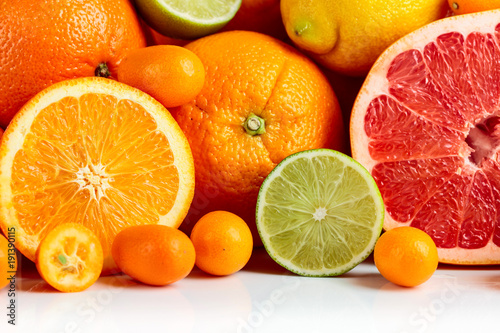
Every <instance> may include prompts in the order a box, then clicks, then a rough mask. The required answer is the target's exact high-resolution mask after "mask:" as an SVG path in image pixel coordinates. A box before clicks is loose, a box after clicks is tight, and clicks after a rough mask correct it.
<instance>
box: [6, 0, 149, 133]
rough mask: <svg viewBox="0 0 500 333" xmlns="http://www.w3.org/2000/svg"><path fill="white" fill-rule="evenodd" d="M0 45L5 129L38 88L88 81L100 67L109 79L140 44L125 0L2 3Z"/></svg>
mask: <svg viewBox="0 0 500 333" xmlns="http://www.w3.org/2000/svg"><path fill="white" fill-rule="evenodd" d="M0 45H2V47H1V48H0V126H2V127H5V126H7V125H8V124H9V122H10V120H11V119H12V117H13V116H14V114H15V113H16V112H17V111H18V110H19V109H20V108H21V106H22V105H23V104H24V103H25V102H27V101H28V100H29V99H30V98H31V97H33V96H34V95H35V94H36V93H38V92H39V91H41V90H42V89H43V88H45V87H47V86H49V85H50V84H52V83H55V82H58V81H62V80H64V79H69V78H76V77H84V76H94V75H95V72H96V69H99V68H100V64H106V65H107V67H108V69H109V72H110V73H111V76H113V73H114V70H115V69H116V67H117V65H118V64H119V63H120V61H121V60H122V58H123V56H124V54H125V53H126V52H127V51H128V50H130V49H135V48H140V47H144V46H145V45H146V41H145V37H144V34H143V31H142V29H141V27H140V24H139V21H138V19H137V16H136V13H135V11H134V8H133V6H132V5H131V3H130V2H129V1H128V0H116V1H109V0H95V1H84V0H69V1H57V0H40V1H30V0H18V1H6V0H2V1H1V2H0ZM101 67H102V65H101ZM103 72H104V73H103V74H100V75H107V74H106V73H105V72H106V71H105V70H103Z"/></svg>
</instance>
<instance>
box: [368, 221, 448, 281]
mask: <svg viewBox="0 0 500 333" xmlns="http://www.w3.org/2000/svg"><path fill="white" fill-rule="evenodd" d="M373 259H374V261H375V266H377V269H378V270H379V272H380V274H382V276H384V277H385V278H386V279H387V280H389V281H391V282H392V283H395V284H397V285H400V286H403V287H415V286H418V285H420V284H422V283H424V282H426V281H427V280H429V279H430V278H431V276H432V275H433V274H434V272H435V271H436V269H437V267H438V253H437V248H436V244H434V241H433V240H432V238H431V237H430V236H429V235H427V234H426V233H425V232H423V231H422V230H420V229H417V228H413V227H400V228H395V229H391V230H389V231H386V232H385V233H383V234H382V236H380V238H379V239H378V241H377V244H375V249H374V250H373Z"/></svg>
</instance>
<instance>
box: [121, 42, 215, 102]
mask: <svg viewBox="0 0 500 333" xmlns="http://www.w3.org/2000/svg"><path fill="white" fill-rule="evenodd" d="M117 78H118V81H120V82H123V83H125V84H128V85H130V86H132V87H135V88H137V89H140V90H142V91H144V92H146V93H148V94H149V95H151V96H153V97H154V98H155V99H156V100H158V101H159V102H160V103H161V104H163V106H165V107H167V108H170V107H174V106H179V105H182V104H184V103H187V102H189V101H191V100H192V99H194V98H195V97H196V95H198V93H199V92H200V90H201V88H202V87H203V83H204V82H205V69H204V68H203V64H202V62H201V60H200V58H198V56H196V54H194V53H193V52H191V51H189V50H188V49H186V48H184V47H182V46H176V45H155V46H149V47H145V48H142V49H136V50H131V51H130V52H129V53H127V55H126V56H125V58H124V59H123V61H122V63H121V64H120V66H119V67H118V70H117Z"/></svg>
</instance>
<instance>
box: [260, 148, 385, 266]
mask: <svg viewBox="0 0 500 333" xmlns="http://www.w3.org/2000/svg"><path fill="white" fill-rule="evenodd" d="M383 220H384V204H383V200H382V197H381V195H380V192H379V190H378V188H377V185H376V184H375V181H374V180H373V178H372V177H371V175H370V174H369V173H368V171H366V169H364V168H363V167H362V166H361V165H360V164H359V163H357V162H356V161H354V160H353V159H352V158H350V157H348V156H346V155H344V154H342V153H339V152H336V151H333V150H328V149H315V150H308V151H304V152H300V153H296V154H294V155H291V156H289V157H287V158H286V159H285V160H283V161H282V162H281V163H280V164H279V165H278V166H277V167H276V168H275V169H274V170H273V171H272V172H271V173H270V174H269V176H268V177H267V178H266V180H265V181H264V183H263V184H262V186H261V189H260V192H259V197H258V202H257V228H258V230H259V234H260V236H261V238H262V242H263V244H264V246H265V248H266V250H267V252H268V253H269V255H270V256H271V257H272V258H273V259H274V260H275V261H276V262H278V263H279V264H280V265H282V266H283V267H285V268H287V269H288V270H290V271H292V272H295V273H297V274H300V275H305V276H332V275H340V274H343V273H345V272H347V271H349V270H351V269H352V268H354V267H355V266H356V265H358V264H359V263H360V262H362V261H363V260H364V259H365V258H366V257H367V256H368V255H369V254H370V253H371V252H372V251H373V248H374V246H375V242H376V240H377V239H378V237H379V236H380V232H381V230H382V224H383Z"/></svg>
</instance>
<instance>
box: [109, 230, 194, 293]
mask: <svg viewBox="0 0 500 333" xmlns="http://www.w3.org/2000/svg"><path fill="white" fill-rule="evenodd" d="M111 252H112V255H113V259H114V260H115V262H116V264H117V265H118V267H119V268H120V269H121V270H122V271H123V272H124V273H125V274H127V275H128V276H130V277H132V278H134V279H136V280H137V281H140V282H142V283H146V284H150V285H155V286H163V285H167V284H170V283H174V282H176V281H178V280H181V279H183V278H185V277H186V276H187V275H188V274H189V273H190V272H191V270H192V269H193V267H194V261H195V250H194V246H193V243H192V242H191V240H190V239H189V237H188V236H186V234H184V233H183V232H182V231H180V230H178V229H175V228H172V227H168V226H166V225H160V224H147V225H137V226H132V227H128V228H126V229H123V230H122V231H120V232H119V233H118V234H117V235H116V237H115V239H114V241H113V247H112V249H111Z"/></svg>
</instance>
